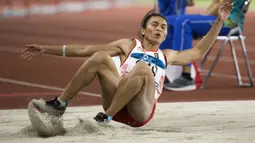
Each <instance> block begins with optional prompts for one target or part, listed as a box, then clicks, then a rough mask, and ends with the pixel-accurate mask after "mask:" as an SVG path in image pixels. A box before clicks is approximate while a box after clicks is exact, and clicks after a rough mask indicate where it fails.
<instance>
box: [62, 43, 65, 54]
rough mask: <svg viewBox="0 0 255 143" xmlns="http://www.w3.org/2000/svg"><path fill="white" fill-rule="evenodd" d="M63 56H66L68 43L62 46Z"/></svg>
mask: <svg viewBox="0 0 255 143" xmlns="http://www.w3.org/2000/svg"><path fill="white" fill-rule="evenodd" d="M62 56H63V57H65V56H66V45H63V47H62Z"/></svg>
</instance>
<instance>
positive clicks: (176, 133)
mask: <svg viewBox="0 0 255 143" xmlns="http://www.w3.org/2000/svg"><path fill="white" fill-rule="evenodd" d="M99 111H102V107H101V106H89V107H69V108H68V109H67V111H66V114H65V115H64V116H63V120H64V126H65V128H66V131H67V133H66V134H65V135H63V136H56V137H50V138H42V137H38V135H37V133H36V132H35V131H34V130H33V129H32V127H31V123H30V121H29V118H28V113H27V110H0V123H1V124H0V142H3V143H6V142H7V143H29V142H30V143H39V142H43V143H57V142H60V143H63V142H85V143H98V142H103V143H108V142H109V143H136V142H139V143H140V142H144V141H146V143H155V142H157V143H158V142H163V143H164V142H167V143H168V142H171V143H175V142H176V143H177V142H178V143H254V142H255V138H254V134H255V101H220V102H181V103H160V104H158V106H157V110H156V113H155V117H154V119H153V120H152V121H151V122H150V123H149V124H148V125H146V126H144V127H142V128H131V127H128V126H125V125H122V124H119V123H116V122H111V123H110V124H108V125H99V124H97V123H95V122H94V121H93V117H94V116H95V115H96V113H97V112H99Z"/></svg>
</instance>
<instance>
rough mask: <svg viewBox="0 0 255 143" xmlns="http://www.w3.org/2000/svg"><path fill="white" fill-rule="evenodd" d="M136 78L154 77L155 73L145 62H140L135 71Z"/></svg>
mask: <svg viewBox="0 0 255 143" xmlns="http://www.w3.org/2000/svg"><path fill="white" fill-rule="evenodd" d="M132 74H133V75H134V76H142V77H153V73H152V71H151V69H150V66H149V65H148V64H146V63H145V62H138V63H137V64H136V66H135V68H134V69H133V73H132Z"/></svg>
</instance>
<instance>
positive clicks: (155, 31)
mask: <svg viewBox="0 0 255 143" xmlns="http://www.w3.org/2000/svg"><path fill="white" fill-rule="evenodd" d="M141 33H142V35H144V38H145V39H146V40H148V41H150V42H151V43H152V44H161V43H162V42H163V41H164V40H165V38H166V35H167V22H166V21H165V19H163V18H162V17H160V16H152V17H151V18H150V19H149V20H148V22H147V27H146V28H145V29H142V31H141Z"/></svg>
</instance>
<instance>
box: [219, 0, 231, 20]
mask: <svg viewBox="0 0 255 143" xmlns="http://www.w3.org/2000/svg"><path fill="white" fill-rule="evenodd" d="M232 9H233V4H232V3H229V2H227V3H224V4H223V5H222V6H220V8H219V9H218V19H219V20H220V21H222V22H224V21H226V20H227V19H228V16H229V14H230V13H231V11H232Z"/></svg>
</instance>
